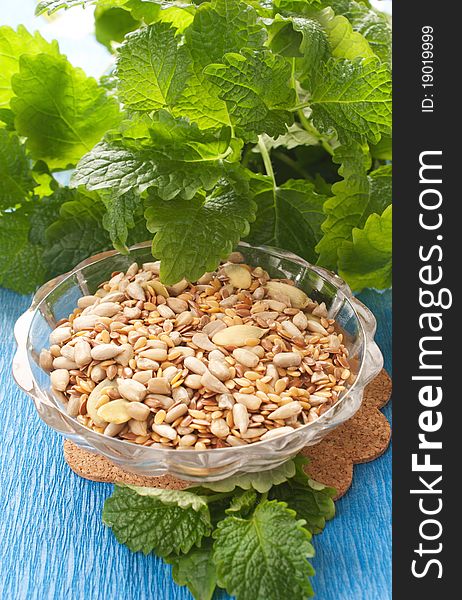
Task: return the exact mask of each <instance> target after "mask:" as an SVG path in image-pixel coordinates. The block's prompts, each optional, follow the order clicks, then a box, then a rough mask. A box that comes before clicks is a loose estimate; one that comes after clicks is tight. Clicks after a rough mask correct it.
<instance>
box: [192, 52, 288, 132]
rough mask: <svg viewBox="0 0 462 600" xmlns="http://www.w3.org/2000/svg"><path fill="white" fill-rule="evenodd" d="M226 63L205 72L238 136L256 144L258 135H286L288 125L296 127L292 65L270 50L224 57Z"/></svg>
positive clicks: (213, 65) (207, 68) (211, 67)
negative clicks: (218, 92)
mask: <svg viewBox="0 0 462 600" xmlns="http://www.w3.org/2000/svg"><path fill="white" fill-rule="evenodd" d="M224 61H225V64H212V65H209V66H208V67H206V68H205V70H204V72H205V73H206V74H207V76H208V77H209V78H210V80H211V81H213V82H214V83H215V84H216V85H218V86H219V87H220V94H219V95H220V98H222V99H223V100H224V101H225V102H226V103H227V106H228V110H229V114H230V116H231V122H232V123H233V125H234V128H235V132H236V135H237V136H239V137H242V138H243V139H244V140H246V141H256V140H257V136H258V134H259V133H267V134H268V135H270V136H271V137H277V136H278V135H281V134H284V133H285V132H286V124H288V125H291V124H292V123H293V115H292V113H291V112H290V109H291V108H292V107H293V106H294V105H295V91H294V89H293V88H292V87H291V83H290V80H291V68H290V65H289V64H288V63H287V62H286V61H285V60H284V59H283V58H282V57H280V56H278V55H275V54H272V53H271V52H270V51H269V50H255V51H248V50H244V51H243V52H242V53H241V54H237V53H230V54H225V56H224ZM244 98H245V101H243V99H244Z"/></svg>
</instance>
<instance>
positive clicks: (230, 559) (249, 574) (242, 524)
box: [213, 500, 314, 600]
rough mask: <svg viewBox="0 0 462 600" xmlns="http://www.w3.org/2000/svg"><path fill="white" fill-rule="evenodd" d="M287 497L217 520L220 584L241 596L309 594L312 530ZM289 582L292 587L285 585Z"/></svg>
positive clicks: (253, 599) (251, 599) (250, 599)
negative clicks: (246, 515)
mask: <svg viewBox="0 0 462 600" xmlns="http://www.w3.org/2000/svg"><path fill="white" fill-rule="evenodd" d="M303 524H304V521H297V520H296V518H295V512H294V511H292V510H290V509H288V508H287V507H286V504H285V503H282V502H276V501H274V500H273V501H263V502H262V503H261V504H259V505H258V506H257V508H256V509H255V512H254V513H253V515H252V516H251V517H249V518H248V519H242V518H237V517H228V518H226V519H225V520H224V521H221V522H220V523H218V526H217V529H216V530H215V532H214V534H213V537H214V538H215V543H214V546H213V550H214V552H213V558H214V561H215V564H216V566H217V573H218V584H219V585H220V586H221V587H224V588H225V589H226V591H227V592H228V593H229V594H231V595H233V596H236V597H237V598H239V600H265V599H268V598H271V599H273V598H274V599H276V598H285V597H287V592H288V589H290V598H291V600H292V599H293V600H305V598H306V597H308V596H312V595H313V590H312V587H311V584H310V579H309V578H310V577H311V576H312V575H314V569H313V567H312V566H311V564H310V563H309V562H308V560H307V558H309V557H312V556H313V555H314V549H313V547H312V545H311V543H310V539H311V534H310V533H309V532H308V531H307V530H306V529H304V528H303ZM288 586H290V588H288Z"/></svg>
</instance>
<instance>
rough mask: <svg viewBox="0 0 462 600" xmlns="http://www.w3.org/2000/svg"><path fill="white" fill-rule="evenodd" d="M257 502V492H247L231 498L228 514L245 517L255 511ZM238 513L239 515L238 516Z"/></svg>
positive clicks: (251, 490)
mask: <svg viewBox="0 0 462 600" xmlns="http://www.w3.org/2000/svg"><path fill="white" fill-rule="evenodd" d="M256 502H257V493H256V492H255V490H253V489H250V490H245V491H243V492H241V493H239V494H237V495H234V496H233V497H232V498H231V502H230V505H229V507H228V508H227V509H226V511H225V512H226V514H228V515H235V516H239V517H245V516H247V515H248V513H249V512H250V511H251V510H252V509H253V507H254V506H255V504H256ZM236 513H237V514H236Z"/></svg>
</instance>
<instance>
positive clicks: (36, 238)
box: [28, 188, 75, 266]
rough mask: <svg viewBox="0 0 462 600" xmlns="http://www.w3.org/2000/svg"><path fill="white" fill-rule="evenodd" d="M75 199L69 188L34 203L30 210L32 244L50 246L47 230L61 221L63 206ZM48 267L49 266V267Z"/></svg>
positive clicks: (30, 238) (61, 189)
mask: <svg viewBox="0 0 462 600" xmlns="http://www.w3.org/2000/svg"><path fill="white" fill-rule="evenodd" d="M74 198H75V194H74V193H73V191H72V190H69V188H58V189H57V190H56V191H54V192H52V193H51V195H49V196H46V197H45V198H41V199H40V200H38V201H34V203H33V204H31V205H30V206H29V207H28V208H29V210H30V215H31V218H30V221H31V229H30V233H29V240H30V242H31V243H32V244H39V245H41V246H43V247H44V248H45V247H46V246H47V244H48V238H47V230H48V227H50V226H51V225H52V223H54V222H55V221H57V220H58V219H59V214H60V210H61V206H62V205H63V204H64V203H65V202H69V201H71V200H72V199H74ZM47 266H48V265H47Z"/></svg>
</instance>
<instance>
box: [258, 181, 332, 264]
mask: <svg viewBox="0 0 462 600" xmlns="http://www.w3.org/2000/svg"><path fill="white" fill-rule="evenodd" d="M254 189H255V190H256V193H255V196H254V200H255V202H256V203H257V206H258V211H257V219H256V221H255V223H253V224H252V227H251V230H250V240H251V241H252V242H253V243H255V244H266V245H269V246H276V247H278V248H285V249H286V250H290V251H292V252H295V253H296V254H298V255H299V256H302V257H303V258H306V259H307V260H309V261H311V262H316V260H317V254H316V253H315V246H316V244H317V243H318V242H319V241H320V239H321V238H322V231H321V224H322V223H323V221H324V220H325V215H324V212H323V205H324V202H325V200H326V197H325V196H322V195H320V194H318V193H317V192H316V191H315V185H314V184H313V183H311V182H310V181H307V180H304V179H290V180H289V181H286V182H285V183H283V184H282V185H280V186H276V187H275V186H274V183H273V181H272V180H271V179H270V178H267V177H264V178H263V177H260V178H258V180H256V179H255V180H254Z"/></svg>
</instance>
